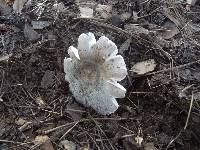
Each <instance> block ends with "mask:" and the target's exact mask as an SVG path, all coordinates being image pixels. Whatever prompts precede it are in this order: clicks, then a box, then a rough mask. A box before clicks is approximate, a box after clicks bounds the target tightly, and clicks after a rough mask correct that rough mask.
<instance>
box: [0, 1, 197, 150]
mask: <svg viewBox="0 0 200 150" xmlns="http://www.w3.org/2000/svg"><path fill="white" fill-rule="evenodd" d="M15 1H16V2H14V1H13V0H0V12H1V13H0V14H1V16H0V33H1V40H0V53H1V56H0V149H1V150H7V149H13V150H27V149H30V150H34V149H37V150H38V149H41V150H57V149H59V150H64V149H66V150H74V149H82V150H89V149H91V150H93V149H94V150H95V149H99V150H101V149H102V150H110V149H111V150H115V149H116V150H137V149H138V150H143V149H144V150H162V149H163V150H199V149H200V1H198V0H197V1H195V0H193V1H192V3H191V4H190V2H191V1H189V0H188V1H185V0H123V1H122V0H96V1H95V0H76V1H74V0H59V1H56V0H28V1H26V0H24V2H25V3H23V1H19V0H15ZM17 1H18V2H17ZM13 3H14V4H13ZM80 9H81V10H82V11H81V12H80ZM91 12H92V13H91ZM87 32H92V33H94V34H95V36H96V38H99V37H100V36H102V35H105V36H107V37H108V38H109V39H111V40H112V41H113V42H114V43H116V45H117V46H118V49H119V53H120V54H121V55H122V56H123V57H124V59H125V62H126V65H127V68H128V76H127V77H126V78H125V79H124V80H123V81H122V82H121V84H122V85H123V86H124V87H125V88H126V89H127V93H126V97H125V98H122V99H117V100H118V102H119V105H120V107H119V109H118V110H117V111H116V112H115V113H114V114H111V115H109V116H102V115H99V114H98V113H96V112H95V111H94V110H93V109H91V108H85V107H83V106H82V105H81V104H79V103H77V102H76V101H75V99H74V98H73V95H72V93H71V92H70V91H69V86H68V83H67V81H65V79H64V76H65V73H64V70H63V60H64V58H65V57H68V54H67V50H68V47H69V46H71V45H74V46H77V39H78V37H79V35H80V34H81V33H87ZM137 63H141V64H140V65H141V66H143V67H141V68H140V69H141V70H140V71H141V72H140V73H138V72H137V71H135V70H134V66H135V64H137Z"/></svg>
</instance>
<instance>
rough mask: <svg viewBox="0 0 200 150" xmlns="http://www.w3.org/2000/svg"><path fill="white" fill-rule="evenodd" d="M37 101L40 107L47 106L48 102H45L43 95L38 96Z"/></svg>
mask: <svg viewBox="0 0 200 150" xmlns="http://www.w3.org/2000/svg"><path fill="white" fill-rule="evenodd" d="M35 101H36V103H37V104H38V105H39V106H40V107H45V106H46V105H47V104H46V103H45V101H44V100H43V99H42V97H37V98H36V99H35Z"/></svg>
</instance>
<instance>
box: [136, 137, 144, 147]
mask: <svg viewBox="0 0 200 150" xmlns="http://www.w3.org/2000/svg"><path fill="white" fill-rule="evenodd" d="M135 141H136V143H137V144H138V146H139V147H141V146H142V141H143V138H142V137H140V136H137V137H135Z"/></svg>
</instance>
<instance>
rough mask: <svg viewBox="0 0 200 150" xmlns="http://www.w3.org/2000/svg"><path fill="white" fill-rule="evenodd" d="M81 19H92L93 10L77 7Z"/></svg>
mask: <svg viewBox="0 0 200 150" xmlns="http://www.w3.org/2000/svg"><path fill="white" fill-rule="evenodd" d="M79 10H80V12H81V17H82V18H92V17H93V9H92V8H89V7H79Z"/></svg>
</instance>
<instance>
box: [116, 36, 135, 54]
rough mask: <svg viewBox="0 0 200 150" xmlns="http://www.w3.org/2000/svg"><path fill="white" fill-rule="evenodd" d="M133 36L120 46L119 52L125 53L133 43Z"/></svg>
mask: <svg viewBox="0 0 200 150" xmlns="http://www.w3.org/2000/svg"><path fill="white" fill-rule="evenodd" d="M131 41H132V40H131V38H129V39H127V40H126V41H125V42H124V43H123V44H122V45H121V46H120V48H119V53H120V54H123V53H124V52H125V51H126V50H128V48H129V47H130V44H131Z"/></svg>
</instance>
